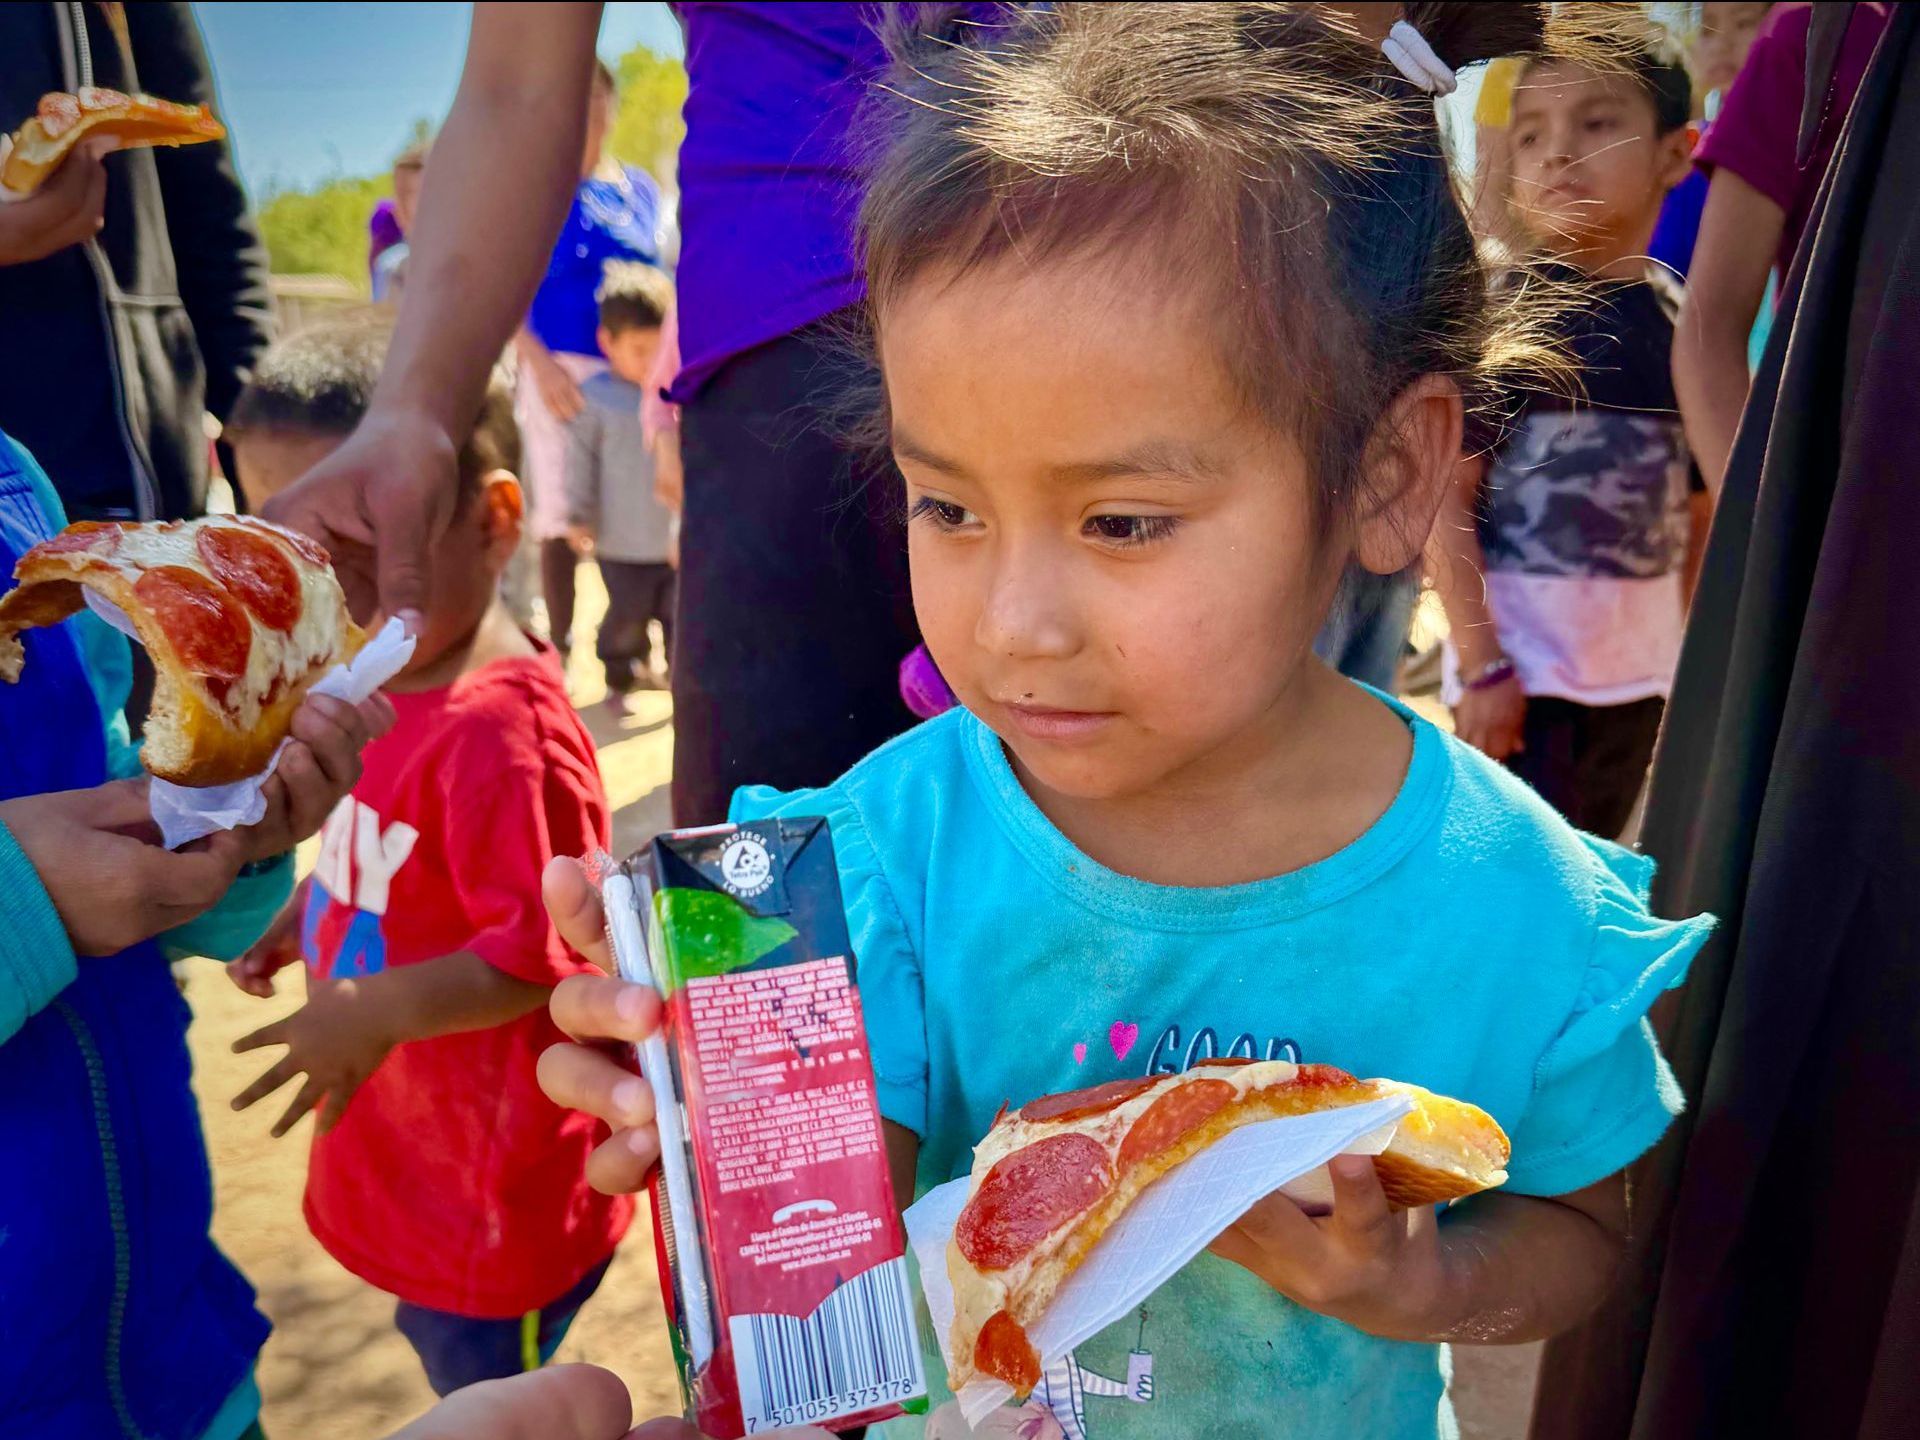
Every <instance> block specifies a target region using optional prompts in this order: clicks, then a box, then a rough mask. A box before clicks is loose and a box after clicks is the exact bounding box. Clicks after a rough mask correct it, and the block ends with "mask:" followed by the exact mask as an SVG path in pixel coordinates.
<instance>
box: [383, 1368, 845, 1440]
mask: <svg viewBox="0 0 1920 1440" xmlns="http://www.w3.org/2000/svg"><path fill="white" fill-rule="evenodd" d="M632 1423H633V1401H632V1400H631V1399H630V1398H629V1397H628V1395H627V1387H626V1386H625V1385H623V1384H621V1383H620V1377H619V1376H617V1375H615V1374H613V1373H612V1372H611V1371H609V1370H602V1369H601V1368H600V1367H599V1366H597V1365H549V1366H547V1367H546V1368H545V1369H543V1370H534V1371H531V1372H529V1373H528V1374H525V1375H515V1376H513V1377H512V1378H511V1379H508V1380H486V1381H483V1382H481V1383H480V1384H478V1385H469V1386H467V1388H466V1389H464V1390H456V1391H455V1392H454V1393H453V1394H452V1395H449V1396H448V1397H447V1398H446V1399H445V1400H442V1401H441V1402H440V1403H439V1404H438V1405H436V1406H434V1407H433V1409H432V1410H430V1411H428V1412H427V1413H426V1414H425V1415H424V1416H422V1417H421V1418H420V1419H418V1420H416V1421H414V1422H413V1424H411V1425H409V1426H407V1428H406V1429H404V1430H401V1431H399V1432H397V1433H396V1434H394V1435H392V1436H390V1437H388V1440H706V1437H705V1436H703V1435H701V1433H700V1432H699V1431H698V1430H696V1429H695V1428H694V1427H693V1426H691V1425H689V1424H688V1423H687V1422H686V1421H684V1420H680V1419H660V1420H649V1421H647V1423H646V1424H644V1425H642V1426H641V1427H640V1428H639V1429H638V1430H634V1431H631V1432H629V1431H628V1429H627V1427H628V1426H629V1425H631V1424H632ZM767 1440H833V1436H831V1435H830V1434H828V1433H827V1432H826V1431H825V1430H816V1429H814V1428H813V1427H811V1426H802V1427H799V1428H796V1429H792V1430H778V1431H775V1432H773V1433H772V1434H771V1435H769V1436H768V1437H767Z"/></svg>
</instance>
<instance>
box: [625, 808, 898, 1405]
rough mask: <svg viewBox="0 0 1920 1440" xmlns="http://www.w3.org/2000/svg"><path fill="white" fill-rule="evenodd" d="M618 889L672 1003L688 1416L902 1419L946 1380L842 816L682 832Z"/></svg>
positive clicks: (653, 978)
mask: <svg viewBox="0 0 1920 1440" xmlns="http://www.w3.org/2000/svg"><path fill="white" fill-rule="evenodd" d="M602 888H603V894H604V896H605V899H606V902H607V915H608V926H609V929H610V931H611V933H612V938H613V947H614V955H615V958H616V961H617V963H618V965H619V968H620V971H621V973H622V974H623V975H625V976H626V977H627V978H628V979H633V980H640V981H644V982H646V983H648V984H652V985H655V986H657V987H658V989H659V991H660V994H661V996H662V998H663V1000H664V1001H665V1021H664V1023H663V1025H662V1027H661V1031H660V1033H659V1034H657V1035H656V1036H655V1037H654V1038H653V1039H652V1040H651V1041H649V1042H648V1043H647V1044H646V1045H645V1046H643V1047H641V1068H642V1070H643V1072H644V1073H645V1075H646V1077H647V1079H648V1081H649V1083H650V1084H651V1085H652V1088H653V1090H654V1097H655V1102H656V1108H657V1110H658V1115H659V1123H660V1144H661V1152H662V1153H661V1164H660V1169H659V1171H658V1172H656V1175H655V1177H654V1180H653V1185H652V1193H653V1212H654V1241H655V1249H656V1253H657V1256H658V1258H659V1261H660V1271H661V1281H662V1288H663V1290H664V1291H665V1295H666V1306H667V1313H668V1318H669V1320H670V1321H671V1323H672V1327H673V1341H674V1357H675V1360H676V1362H677V1363H678V1365H679V1369H680V1382H681V1390H682V1393H683V1395H684V1396H685V1399H686V1413H687V1418H688V1419H690V1420H692V1421H693V1422H694V1423H695V1424H697V1425H698V1426H699V1427H700V1429H701V1430H703V1431H705V1432H706V1433H707V1434H709V1435H714V1436H720V1437H735V1436H744V1435H754V1434H758V1433H760V1432H762V1431H767V1430H774V1429H778V1428H780V1427H782V1426H787V1425H798V1424H809V1425H824V1426H826V1427H828V1428H830V1429H835V1430H840V1429H846V1428H850V1427H852V1426H855V1425H863V1424H867V1423H871V1422H874V1421H879V1420H884V1419H886V1418H888V1417H889V1416H892V1415H896V1414H899V1413H900V1410H901V1407H902V1406H903V1405H906V1404H911V1403H912V1402H914V1401H916V1400H918V1399H920V1397H923V1396H924V1395H925V1393H926V1382H925V1379H924V1378H923V1376H922V1373H921V1363H920V1347H919V1343H918V1339H917V1336H916V1328H915V1324H916V1322H915V1318H914V1301H913V1291H912V1288H911V1282H910V1280H909V1278H908V1270H907V1261H906V1240H905V1235H904V1233H903V1230H902V1227H901V1224H900V1216H899V1212H898V1210H897V1209H896V1208H895V1205H894V1198H893V1186H892V1183H891V1181H890V1180H889V1177H888V1169H887V1153H886V1147H885V1144H884V1142H883V1140H882V1137H881V1131H880V1112H879V1107H878V1104H877V1102H876V1100H875V1097H874V1083H873V1064H872V1061H871V1059H870V1058H869V1056H868V1050H867V1036H866V1026H865V1023H864V1021H863V1019H862V1015H861V1009H860V992H859V988H858V984H857V981H858V973H857V967H856V965H855V960H854V956H853V954H852V950H851V946H850V945H849V943H848V939H847V921H846V915H845V912H844V910H843V909H842V906H841V899H840V879H839V872H838V871H837V870H836V868H835V866H834V858H833V836H832V834H831V832H830V829H829V827H828V824H827V822H826V821H825V820H824V819H793V818H787V819H779V820H764V821H753V822H749V823H747V824H742V825H724V826H714V827H710V828H706V829H701V830H683V831H679V832H676V833H672V834H667V835H662V836H660V837H658V838H657V839H655V840H654V841H653V842H652V843H651V844H650V845H649V846H647V847H646V848H645V849H644V850H641V851H639V852H638V853H636V854H635V855H634V856H632V857H631V858H630V859H629V860H628V861H627V862H626V863H625V864H624V865H621V866H619V867H617V868H615V869H614V870H613V871H612V872H611V873H610V874H608V875H607V876H606V877H605V879H604V882H603V887H602Z"/></svg>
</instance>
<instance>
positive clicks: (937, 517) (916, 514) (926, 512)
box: [907, 495, 976, 530]
mask: <svg viewBox="0 0 1920 1440" xmlns="http://www.w3.org/2000/svg"><path fill="white" fill-rule="evenodd" d="M907 518H908V519H909V520H929V521H932V522H933V524H934V526H935V527H936V528H937V529H941V530H958V529H959V528H960V527H961V526H963V525H966V524H968V523H970V522H971V521H973V520H974V519H975V518H976V517H975V516H974V513H973V512H972V511H971V510H969V509H967V507H966V506H964V505H956V504H954V503H953V502H952V501H951V500H935V499H934V498H933V497H932V496H931V495H922V496H921V497H920V498H919V499H918V500H916V501H914V502H913V508H912V509H911V510H909V511H908V512H907Z"/></svg>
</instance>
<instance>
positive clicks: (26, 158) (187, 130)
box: [0, 85, 227, 199]
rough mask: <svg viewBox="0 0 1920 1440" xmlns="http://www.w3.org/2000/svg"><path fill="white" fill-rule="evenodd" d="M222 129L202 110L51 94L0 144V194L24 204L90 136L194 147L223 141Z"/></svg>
mask: <svg viewBox="0 0 1920 1440" xmlns="http://www.w3.org/2000/svg"><path fill="white" fill-rule="evenodd" d="M226 133H227V127H226V126H224V125H222V124H221V123H220V122H219V121H218V120H216V119H214V118H213V112H212V111H211V110H209V109H208V108H207V107H206V106H204V105H177V104H175V103H174V102H173V101H171V100H156V99H154V98H153V96H151V95H123V94H121V93H120V92H119V91H118V90H107V89H103V88H101V87H100V86H97V85H82V86H81V87H80V88H79V89H78V90H76V91H74V92H73V93H72V94H71V95H69V94H66V93H64V92H61V91H55V92H54V93H52V94H50V95H42V96H41V97H40V104H39V106H38V108H37V109H36V110H35V112H34V113H33V114H32V115H29V116H28V117H27V119H26V121H25V122H24V123H23V124H22V125H21V126H20V128H19V129H18V130H16V131H14V132H13V136H12V139H11V140H10V141H9V142H8V143H6V144H4V145H0V190H4V191H5V192H6V193H7V194H9V195H11V196H13V197H14V198H16V199H23V198H25V197H26V196H28V195H31V194H32V193H33V192H34V191H35V190H38V189H39V188H40V186H41V184H42V182H44V181H45V180H46V178H47V177H48V176H49V175H51V174H53V172H54V171H56V170H58V169H59V168H60V165H61V163H62V162H63V161H64V160H65V159H66V158H67V156H68V155H69V154H70V153H72V151H73V148H74V146H76V145H78V144H79V143H80V142H81V141H82V140H85V139H87V138H89V137H90V136H95V135H105V136H111V137H112V138H113V139H114V140H115V141H116V142H117V143H118V145H119V147H120V148H121V149H123V150H124V149H126V148H128V147H129V146H133V145H197V144H199V143H201V142H202V141H205V140H219V139H223V138H224V137H225V136H226Z"/></svg>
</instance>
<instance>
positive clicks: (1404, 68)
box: [1380, 20, 1460, 95]
mask: <svg viewBox="0 0 1920 1440" xmlns="http://www.w3.org/2000/svg"><path fill="white" fill-rule="evenodd" d="M1380 53H1381V54H1383V55H1385V56H1386V57H1387V59H1389V60H1391V61H1392V62H1393V68H1394V69H1396V70H1398V71H1399V72H1400V73H1401V74H1402V75H1404V76H1406V77H1407V80H1408V82H1409V83H1411V84H1414V85H1417V86H1419V87H1420V88H1421V89H1422V90H1424V91H1426V92H1427V94H1429V95H1451V94H1452V93H1453V92H1454V91H1455V90H1457V89H1459V88H1460V81H1459V79H1458V78H1457V77H1456V76H1455V75H1454V73H1453V67H1452V66H1451V65H1449V64H1447V62H1446V61H1444V60H1442V59H1441V58H1440V57H1439V56H1438V55H1436V54H1434V53H1433V47H1432V46H1431V45H1429V44H1427V37H1426V36H1424V35H1422V34H1421V33H1420V32H1419V31H1418V30H1416V29H1414V28H1413V26H1412V25H1410V24H1408V23H1407V22H1406V21H1405V20H1396V21H1394V22H1393V28H1392V29H1391V30H1389V31H1387V38H1386V39H1384V40H1382V41H1381V42H1380Z"/></svg>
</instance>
